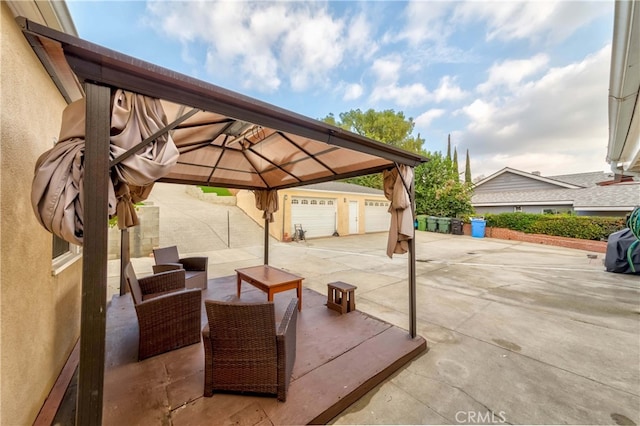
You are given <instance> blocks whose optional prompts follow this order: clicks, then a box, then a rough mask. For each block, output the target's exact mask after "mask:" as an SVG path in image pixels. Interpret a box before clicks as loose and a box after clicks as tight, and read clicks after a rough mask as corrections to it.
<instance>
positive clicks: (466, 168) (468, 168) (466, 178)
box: [464, 149, 471, 183]
mask: <svg viewBox="0 0 640 426" xmlns="http://www.w3.org/2000/svg"><path fill="white" fill-rule="evenodd" d="M464 181H465V183H471V162H469V150H468V149H467V163H466V164H465V166H464Z"/></svg>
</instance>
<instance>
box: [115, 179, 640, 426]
mask: <svg viewBox="0 0 640 426" xmlns="http://www.w3.org/2000/svg"><path fill="white" fill-rule="evenodd" d="M178 188H179V187H176V188H168V189H167V190H168V191H169V192H171V193H172V194H171V195H172V196H171V198H170V199H171V203H172V205H173V206H174V207H177V206H178V205H179V206H180V207H182V208H184V209H185V210H184V211H185V212H188V214H189V215H190V217H191V218H192V221H193V222H194V223H197V222H198V221H206V220H207V219H206V215H212V214H214V213H213V211H214V210H215V209H216V208H218V207H215V206H214V207H211V204H208V203H205V202H202V201H199V200H194V201H190V200H189V198H190V197H189V196H188V195H185V197H184V198H183V197H182V195H180V193H179V192H178V191H179V189H178ZM154 191H155V190H154ZM163 191H164V190H159V191H157V192H155V193H156V194H158V195H157V197H156V198H154V202H156V204H158V205H161V235H165V232H168V231H165V230H163V227H170V226H171V222H172V220H171V219H164V218H165V217H166V216H163V214H165V215H167V214H168V212H170V211H171V212H175V213H176V214H177V210H174V209H173V207H171V206H168V205H165V204H164V201H163V200H167V199H169V198H165V197H164V196H163V194H165V195H169V194H168V193H163ZM183 203H188V207H185V206H186V205H187V204H183ZM225 215H226V213H225ZM243 220H244V219H242V218H241V217H240V215H238V218H237V220H235V221H232V230H231V232H232V236H233V235H236V237H235V238H236V241H237V243H236V246H235V247H234V245H232V247H231V248H223V247H224V246H225V244H222V243H217V244H219V245H220V246H221V248H219V249H216V250H213V251H194V252H193V254H205V255H208V256H209V261H210V265H209V268H210V269H209V270H210V278H212V277H216V276H226V275H231V274H233V270H234V269H235V268H238V267H243V266H251V265H255V264H259V263H260V262H261V260H262V253H263V247H262V244H261V243H260V237H255V240H254V241H252V240H251V238H253V237H247V238H246V239H243V238H242V237H241V236H240V235H245V234H247V233H249V235H256V234H253V232H255V231H256V230H259V227H258V226H257V225H256V224H253V225H252V222H251V221H250V220H248V222H243ZM234 223H236V225H233V224H234ZM251 226H255V228H256V229H255V230H252V229H250V228H251ZM208 232H209V231H203V232H201V233H200V234H199V237H194V234H193V233H190V234H189V240H190V241H189V240H180V238H179V237H178V236H177V235H176V234H172V237H171V238H172V239H173V241H174V244H175V243H177V244H178V245H179V247H180V245H181V244H190V243H193V244H202V243H203V241H202V240H203V239H206V240H208V241H207V242H208V244H216V242H215V241H214V240H215V235H217V234H216V232H214V231H213V230H211V232H212V234H211V235H208V234H207V233H208ZM225 232H226V231H225ZM225 235H226V233H225ZM258 235H259V232H258ZM161 238H163V237H161ZM176 238H177V239H176ZM194 239H195V240H194ZM219 239H220V240H221V241H222V238H219ZM164 243H165V242H164V241H161V244H164ZM167 243H168V242H167ZM385 247H386V234H370V235H362V236H349V237H332V238H324V239H316V240H308V241H306V242H300V243H279V242H272V244H271V255H270V264H272V265H274V266H277V267H282V268H285V269H288V270H291V271H295V272H296V273H299V274H301V275H303V276H305V278H306V279H305V281H304V286H305V288H310V289H312V290H316V291H318V292H319V293H323V292H324V291H325V290H326V284H327V283H328V282H331V281H336V280H341V281H345V282H349V283H352V284H354V285H356V286H358V290H357V309H358V310H361V311H364V312H367V313H368V314H371V315H373V316H375V317H378V318H380V319H382V320H384V321H387V322H390V323H392V324H394V325H397V326H400V327H403V328H407V327H408V296H407V280H406V276H407V275H406V274H407V259H406V255H403V256H394V258H393V259H389V258H388V257H386V255H385V254H384V251H385ZM416 248H417V250H416V252H417V256H416V257H417V260H418V262H417V285H418V289H417V296H418V304H417V321H418V322H417V323H418V334H420V335H421V336H423V337H425V338H426V340H427V342H428V345H429V348H430V350H429V352H427V353H425V354H423V355H421V356H419V357H418V358H416V359H415V360H413V361H412V362H411V363H409V364H408V365H407V366H406V367H405V368H404V369H402V370H400V371H399V372H398V373H396V374H395V375H394V376H392V377H391V378H389V379H388V380H386V381H385V382H384V383H383V384H381V385H379V386H378V387H376V388H375V389H373V390H372V391H371V392H369V393H368V394H367V395H366V396H364V397H363V398H361V399H360V400H359V401H357V402H356V403H355V404H353V405H352V406H351V407H350V408H348V409H347V410H345V411H343V412H342V413H341V414H340V415H338V416H337V417H335V418H334V419H333V420H332V422H333V423H334V424H453V423H458V424H464V423H474V424H477V423H510V424H561V423H568V424H640V412H639V411H640V409H639V408H638V407H640V362H639V361H640V316H639V315H638V314H639V312H640V280H639V279H638V277H637V276H630V275H621V274H612V273H607V272H605V271H604V268H603V265H602V259H603V255H602V254H600V255H598V256H597V258H593V256H588V255H592V254H593V253H589V252H585V251H580V250H571V249H564V248H558V247H550V246H541V245H532V244H527V243H519V242H514V241H504V240H497V239H489V238H471V237H468V236H458V235H448V234H436V233H430V232H417V235H416ZM181 251H183V252H184V249H182V248H181ZM133 262H134V266H135V267H136V271H139V274H140V275H144V273H145V272H150V271H151V264H152V259H151V258H138V259H133ZM112 264H113V266H112V267H111V268H110V271H112V272H113V273H112V274H111V275H112V276H111V277H110V283H111V285H110V288H111V291H112V292H116V291H117V269H118V267H117V262H112ZM145 268H146V269H145Z"/></svg>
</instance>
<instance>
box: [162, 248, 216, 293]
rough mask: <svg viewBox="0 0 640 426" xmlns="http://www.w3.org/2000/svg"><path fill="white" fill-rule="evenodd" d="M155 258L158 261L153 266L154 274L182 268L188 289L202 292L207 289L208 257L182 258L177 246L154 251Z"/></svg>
mask: <svg viewBox="0 0 640 426" xmlns="http://www.w3.org/2000/svg"><path fill="white" fill-rule="evenodd" d="M153 257H154V259H155V261H156V264H155V265H154V266H153V272H154V273H158V272H166V271H171V270H175V269H180V268H182V269H184V270H185V279H186V286H187V288H199V289H201V290H204V289H206V288H207V266H208V263H209V259H208V258H207V257H204V256H203V257H183V258H180V256H179V255H178V247H176V246H171V247H163V248H157V249H154V250H153Z"/></svg>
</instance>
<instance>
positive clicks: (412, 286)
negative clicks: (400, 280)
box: [408, 178, 417, 339]
mask: <svg viewBox="0 0 640 426" xmlns="http://www.w3.org/2000/svg"><path fill="white" fill-rule="evenodd" d="M410 200H411V212H412V213H413V215H412V216H413V220H415V212H416V187H415V178H414V179H412V180H411V192H410ZM408 257H409V335H410V336H411V338H412V339H413V338H415V337H416V335H417V330H416V328H417V327H416V231H415V229H414V230H413V238H411V239H410V240H409V256H408Z"/></svg>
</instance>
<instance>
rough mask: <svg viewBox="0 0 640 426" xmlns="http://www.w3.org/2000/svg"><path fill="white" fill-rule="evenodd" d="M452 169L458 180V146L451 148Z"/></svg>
mask: <svg viewBox="0 0 640 426" xmlns="http://www.w3.org/2000/svg"><path fill="white" fill-rule="evenodd" d="M453 170H454V171H455V172H456V179H458V180H460V179H459V176H460V173H459V172H458V148H453Z"/></svg>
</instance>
